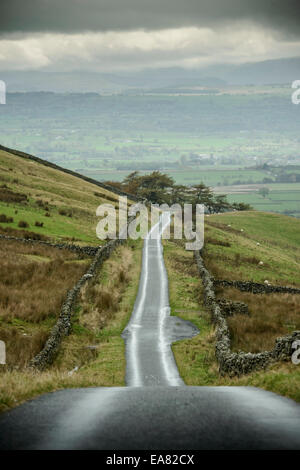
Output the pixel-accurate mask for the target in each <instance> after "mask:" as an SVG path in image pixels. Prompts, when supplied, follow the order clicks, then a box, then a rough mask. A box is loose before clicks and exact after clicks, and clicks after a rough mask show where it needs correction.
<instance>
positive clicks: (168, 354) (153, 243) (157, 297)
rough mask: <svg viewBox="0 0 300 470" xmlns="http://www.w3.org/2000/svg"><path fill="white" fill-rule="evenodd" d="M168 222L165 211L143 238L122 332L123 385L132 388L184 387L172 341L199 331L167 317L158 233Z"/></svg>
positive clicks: (163, 271)
mask: <svg viewBox="0 0 300 470" xmlns="http://www.w3.org/2000/svg"><path fill="white" fill-rule="evenodd" d="M169 223H170V216H169V214H168V213H164V214H163V217H162V219H161V221H160V222H159V224H157V225H155V226H154V227H153V229H152V230H151V231H150V232H149V233H148V235H147V237H146V239H145V241H144V249H143V264H142V272H141V279H140V284H139V292H138V295H137V299H136V302H135V305H134V309H133V313H132V316H131V319H130V322H129V324H128V326H127V327H126V329H125V331H124V333H123V338H124V339H125V342H126V364H127V371H126V384H127V385H128V386H132V387H143V386H164V385H165V386H168V385H171V386H176V385H181V386H183V385H184V382H183V381H182V379H181V378H180V376H179V372H178V369H177V366H176V363H175V360H174V356H173V353H172V351H171V343H172V342H173V341H175V340H176V339H182V338H187V337H192V336H194V335H196V334H198V330H197V328H196V327H195V326H194V325H192V324H191V323H189V322H184V321H183V320H181V319H180V318H177V317H170V307H169V291H168V277H167V273H166V268H165V265H164V259H163V248H162V243H161V234H162V232H163V231H164V229H165V228H166V226H167V225H169Z"/></svg>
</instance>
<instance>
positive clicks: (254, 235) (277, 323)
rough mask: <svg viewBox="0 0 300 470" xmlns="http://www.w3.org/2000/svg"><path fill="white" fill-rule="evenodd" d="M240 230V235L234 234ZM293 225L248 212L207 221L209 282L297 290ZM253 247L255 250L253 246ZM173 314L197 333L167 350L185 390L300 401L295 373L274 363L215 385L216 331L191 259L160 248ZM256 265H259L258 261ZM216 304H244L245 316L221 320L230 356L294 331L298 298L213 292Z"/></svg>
mask: <svg viewBox="0 0 300 470" xmlns="http://www.w3.org/2000/svg"><path fill="white" fill-rule="evenodd" d="M241 230H243V231H242V232H241ZM299 233H300V221H299V220H297V219H293V218H290V217H286V216H281V215H275V214H267V213H259V212H254V211H253V212H248V213H227V214H220V215H214V216H209V217H206V220H205V234H206V236H205V249H204V259H205V263H206V266H207V267H208V268H209V269H210V271H211V272H212V273H213V274H214V276H215V278H216V279H236V280H240V279H243V280H254V281H257V282H264V280H269V282H271V283H274V284H278V285H279V284H280V285H289V286H298V287H299V286H300V272H299V271H300V270H299V268H300V266H299V264H300V237H299ZM257 243H259V245H257ZM164 253H165V259H166V266H167V270H168V274H169V285H170V303H171V309H172V314H173V315H178V316H180V317H182V318H184V319H186V320H190V321H192V322H193V323H194V324H196V325H197V326H198V328H199V330H200V334H199V335H198V336H196V337H195V338H193V339H191V340H184V341H180V342H177V343H175V344H174V345H173V351H174V354H175V358H176V362H177V364H178V367H179V371H180V373H181V375H182V377H183V378H184V380H185V382H186V383H187V384H188V385H253V386H258V387H262V388H265V389H267V390H271V391H274V392H277V393H280V394H282V395H286V396H289V397H291V398H294V399H295V400H297V401H300V394H299V390H300V368H299V366H298V365H294V364H292V362H290V363H286V362H285V363H278V364H276V365H273V366H271V367H269V368H268V369H267V371H263V372H254V373H252V374H249V375H247V376H244V377H241V378H235V379H231V378H227V377H225V378H221V377H220V376H219V373H218V364H217V362H216V359H215V353H214V349H215V331H214V326H213V325H212V324H211V322H210V315H209V313H208V311H207V310H206V308H205V307H204V305H203V293H202V284H201V280H200V279H199V274H198V272H197V269H196V266H195V262H194V260H193V254H192V252H187V251H185V250H184V244H183V243H181V241H177V242H176V243H174V242H171V241H166V242H165V251H164ZM260 261H263V263H264V264H263V265H260V264H259V262H260ZM217 293H218V297H219V298H226V299H228V300H238V301H243V302H245V303H247V304H248V307H249V312H250V316H249V317H247V316H245V315H235V316H233V317H231V318H228V323H229V327H230V333H231V343H232V349H233V350H235V351H238V350H243V351H245V352H249V351H251V352H258V351H264V350H268V349H271V348H272V347H273V346H274V342H275V339H276V337H278V336H282V335H284V334H288V333H290V332H291V331H294V330H297V329H298V330H299V329H300V308H299V305H300V302H299V300H300V296H299V295H290V294H266V295H257V294H249V293H242V292H240V291H238V290H237V289H228V288H226V289H218V291H217Z"/></svg>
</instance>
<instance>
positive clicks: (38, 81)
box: [0, 57, 300, 93]
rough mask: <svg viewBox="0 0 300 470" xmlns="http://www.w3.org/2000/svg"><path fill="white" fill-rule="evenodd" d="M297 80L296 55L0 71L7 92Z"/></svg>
mask: <svg viewBox="0 0 300 470" xmlns="http://www.w3.org/2000/svg"><path fill="white" fill-rule="evenodd" d="M297 79H298V80H300V57H295V58H290V59H278V60H267V61H263V62H255V63H245V64H240V65H232V64H220V65H212V66H208V67H205V68H201V69H183V68H180V67H172V68H159V69H143V70H141V71H130V72H116V73H112V74H108V73H98V72H86V71H73V72H48V71H42V72H41V71H2V72H1V71H0V80H4V81H5V82H6V84H7V90H8V92H24V91H25V92H27V91H53V92H58V93H60V92H61V93H67V92H72V93H74V92H75V93H84V92H95V93H119V92H125V91H129V90H147V89H156V88H157V89H161V88H164V87H166V88H170V87H171V88H172V87H194V86H203V87H211V88H216V87H222V86H225V85H268V84H287V83H292V81H294V80H297Z"/></svg>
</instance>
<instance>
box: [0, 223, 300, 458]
mask: <svg viewBox="0 0 300 470" xmlns="http://www.w3.org/2000/svg"><path fill="white" fill-rule="evenodd" d="M167 223H168V217H166V218H165V219H164V220H163V221H162V222H161V223H160V225H159V226H157V227H156V228H155V229H154V230H157V231H159V233H161V232H162V230H163V228H164V225H166V224H167ZM152 235H153V233H152ZM169 313H170V309H169V300H168V281H167V275H166V270H165V266H164V262H163V256H162V245H161V241H160V239H159V237H158V239H153V238H152V236H151V234H150V235H149V236H148V237H147V239H146V240H145V243H144V251H143V267H142V274H141V279H140V286H139V292H138V296H137V299H136V302H135V306H134V311H133V314H132V318H131V320H130V322H129V324H128V326H127V327H126V329H125V331H124V333H123V336H124V338H125V341H126V359H127V371H126V382H127V385H128V386H127V387H122V388H121V387H116V388H99V387H98V388H88V389H71V390H62V391H58V392H54V393H50V394H46V395H43V396H41V397H39V398H37V399H35V400H32V401H29V402H27V403H25V404H24V405H22V406H19V407H17V408H16V409H14V410H12V411H9V412H7V413H4V414H3V415H1V416H0V449H105V450H139V449H145V450H160V449H162V450H163V449H164V450H166V449H169V450H197V449H199V450H202V449H236V450H238V449H300V406H299V405H298V404H296V403H295V402H293V401H292V400H288V399H285V398H283V397H280V396H278V395H275V394H273V393H270V392H266V391H263V390H260V389H256V388H251V387H187V386H184V383H183V382H182V380H181V378H180V376H179V374H178V370H177V367H176V364H175V361H174V358H173V355H172V352H171V349H170V344H171V342H172V341H174V340H175V339H179V338H184V337H188V336H193V335H195V334H197V331H196V329H195V327H193V325H191V324H190V323H188V322H184V321H183V320H180V319H178V318H177V317H170V316H169Z"/></svg>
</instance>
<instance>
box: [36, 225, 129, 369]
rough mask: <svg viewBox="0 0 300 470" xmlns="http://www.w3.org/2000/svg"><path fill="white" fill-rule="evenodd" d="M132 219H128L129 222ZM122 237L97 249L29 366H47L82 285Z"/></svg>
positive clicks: (66, 327) (65, 330) (64, 332)
mask: <svg viewBox="0 0 300 470" xmlns="http://www.w3.org/2000/svg"><path fill="white" fill-rule="evenodd" d="M131 220H132V219H129V223H130V222H131ZM125 241H126V240H124V239H116V240H111V241H109V242H108V243H107V244H106V245H104V246H103V247H100V248H98V249H97V252H96V254H95V256H94V259H93V261H92V263H91V265H90V266H89V269H88V270H87V272H86V273H85V274H84V275H83V276H82V277H81V278H80V279H79V281H78V282H77V283H76V285H75V286H74V287H73V288H72V289H71V290H69V291H68V293H67V297H66V300H65V302H64V303H63V305H62V307H61V311H60V315H59V317H58V320H57V322H56V324H55V325H54V327H53V328H52V330H51V332H50V336H49V338H48V340H47V341H46V344H45V346H44V348H43V349H42V351H40V352H39V353H38V354H37V355H36V356H35V357H34V358H33V359H32V360H31V361H30V363H29V367H30V368H34V369H38V370H43V369H45V368H46V367H47V366H49V365H50V364H51V363H52V362H53V360H54V359H55V356H56V354H57V352H58V350H59V347H60V344H61V341H62V339H63V338H64V337H65V336H67V335H69V334H70V332H71V317H72V313H73V310H74V307H75V305H76V300H77V298H78V294H79V292H80V290H81V288H82V286H83V285H84V284H85V283H86V282H87V281H89V280H90V279H91V278H92V277H94V275H95V274H96V273H97V272H98V270H99V269H100V267H101V266H102V264H103V263H104V261H105V260H107V259H108V258H109V256H110V255H111V253H112V252H113V251H114V250H115V248H116V247H117V246H118V245H120V244H121V243H124V242H125Z"/></svg>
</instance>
